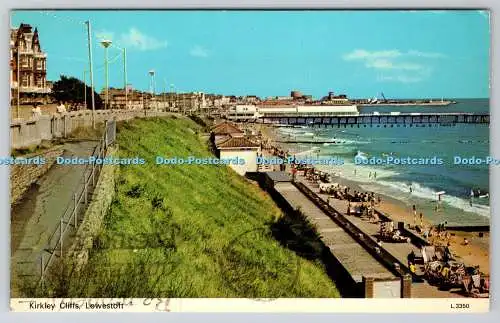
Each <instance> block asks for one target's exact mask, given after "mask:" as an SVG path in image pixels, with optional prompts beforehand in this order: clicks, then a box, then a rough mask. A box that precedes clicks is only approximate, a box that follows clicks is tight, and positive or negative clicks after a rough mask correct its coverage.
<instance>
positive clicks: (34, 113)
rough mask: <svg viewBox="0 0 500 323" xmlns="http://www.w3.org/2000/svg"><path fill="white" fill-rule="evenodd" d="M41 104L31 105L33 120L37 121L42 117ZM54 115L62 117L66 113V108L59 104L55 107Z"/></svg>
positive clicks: (61, 103)
mask: <svg viewBox="0 0 500 323" xmlns="http://www.w3.org/2000/svg"><path fill="white" fill-rule="evenodd" d="M40 106H41V104H40V103H38V102H35V103H33V108H32V109H31V117H32V118H33V119H38V118H40V117H41V116H42V109H41V107H40ZM56 113H57V114H58V115H63V114H65V113H66V106H65V105H64V103H63V102H59V103H58V104H57V107H56Z"/></svg>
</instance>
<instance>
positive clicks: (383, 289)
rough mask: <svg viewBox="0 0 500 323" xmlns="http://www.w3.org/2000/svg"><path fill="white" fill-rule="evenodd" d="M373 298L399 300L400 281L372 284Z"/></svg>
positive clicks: (375, 282)
mask: <svg viewBox="0 0 500 323" xmlns="http://www.w3.org/2000/svg"><path fill="white" fill-rule="evenodd" d="M373 297H374V298H401V280H399V279H398V280H385V281H374V282H373Z"/></svg>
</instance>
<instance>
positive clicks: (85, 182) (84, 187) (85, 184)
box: [83, 180, 87, 205]
mask: <svg viewBox="0 0 500 323" xmlns="http://www.w3.org/2000/svg"><path fill="white" fill-rule="evenodd" d="M83 194H85V205H87V181H86V180H84V181H83Z"/></svg>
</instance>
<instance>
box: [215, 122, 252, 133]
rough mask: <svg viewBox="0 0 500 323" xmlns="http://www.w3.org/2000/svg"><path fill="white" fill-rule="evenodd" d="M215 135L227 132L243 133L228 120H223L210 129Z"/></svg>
mask: <svg viewBox="0 0 500 323" xmlns="http://www.w3.org/2000/svg"><path fill="white" fill-rule="evenodd" d="M212 132H213V133H214V134H215V135H227V134H237V133H240V134H241V133H244V132H243V131H242V130H241V129H239V128H238V127H236V126H235V125H233V124H231V123H229V122H223V123H221V124H219V125H217V126H215V128H214V129H213V130H212Z"/></svg>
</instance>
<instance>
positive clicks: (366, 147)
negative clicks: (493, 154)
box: [277, 99, 495, 225]
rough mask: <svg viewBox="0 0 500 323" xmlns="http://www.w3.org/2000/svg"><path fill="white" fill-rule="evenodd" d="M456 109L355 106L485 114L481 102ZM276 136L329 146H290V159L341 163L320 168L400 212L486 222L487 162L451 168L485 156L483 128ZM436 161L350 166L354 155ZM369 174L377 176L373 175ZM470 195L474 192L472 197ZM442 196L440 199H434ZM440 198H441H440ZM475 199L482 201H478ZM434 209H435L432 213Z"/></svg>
mask: <svg viewBox="0 0 500 323" xmlns="http://www.w3.org/2000/svg"><path fill="white" fill-rule="evenodd" d="M455 101H456V102H457V103H456V104H451V105H448V106H442V107H430V106H401V107H394V106H383V105H380V106H376V107H373V106H372V107H360V113H373V112H379V113H388V112H395V111H399V112H401V113H410V112H417V113H418V112H420V113H422V112H486V113H488V112H489V110H490V109H489V100H488V99H455ZM277 135H278V137H281V139H288V140H294V141H295V140H297V141H305V140H308V141H332V142H335V143H323V144H291V145H288V146H287V148H288V149H289V151H290V152H292V153H293V154H296V155H299V156H302V157H309V158H320V159H328V158H330V157H332V158H333V157H337V158H341V159H343V161H344V164H343V165H326V166H325V165H321V166H317V168H318V169H321V170H324V171H327V172H329V173H330V174H332V175H333V178H334V180H335V177H338V179H339V181H340V180H341V179H345V180H348V181H351V182H354V183H355V184H356V185H357V186H358V187H360V188H361V190H364V191H367V192H376V193H378V194H381V195H383V196H386V197H388V198H390V199H391V200H393V201H396V202H397V203H399V204H400V206H403V207H404V208H406V209H407V210H410V209H411V206H412V205H416V206H417V208H418V210H419V212H423V214H424V216H425V217H426V218H427V219H428V220H430V221H431V222H434V223H442V222H445V221H446V222H447V223H448V225H452V224H453V225H484V224H488V223H489V219H490V206H489V204H490V201H489V193H488V192H489V167H495V166H488V165H455V164H454V158H455V156H460V157H463V158H472V157H478V158H486V157H487V156H489V144H490V137H489V125H488V124H456V125H432V126H429V125H425V126H416V125H413V126H412V127H403V126H401V127H397V126H396V125H394V126H393V127H391V126H390V125H387V126H386V127H384V126H383V125H380V127H377V126H375V125H373V126H370V125H366V126H365V125H359V127H358V126H357V125H354V126H353V127H350V125H348V126H347V127H346V128H344V127H341V128H337V127H318V126H312V125H311V126H302V127H292V128H291V127H279V128H278V130H277ZM356 156H358V160H359V158H366V159H370V158H371V157H377V158H383V159H385V158H386V157H387V156H394V158H406V157H410V158H432V157H434V156H435V157H437V158H441V159H442V161H443V163H442V164H441V165H393V164H391V165H356V163H355V157H356ZM375 173H376V178H375ZM471 190H472V191H473V192H474V193H475V196H474V197H473V198H472V205H471ZM437 193H441V194H437ZM439 196H440V198H439ZM479 196H481V197H479ZM436 206H437V210H436Z"/></svg>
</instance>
